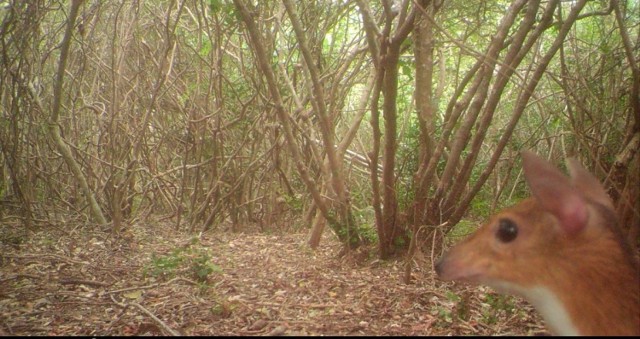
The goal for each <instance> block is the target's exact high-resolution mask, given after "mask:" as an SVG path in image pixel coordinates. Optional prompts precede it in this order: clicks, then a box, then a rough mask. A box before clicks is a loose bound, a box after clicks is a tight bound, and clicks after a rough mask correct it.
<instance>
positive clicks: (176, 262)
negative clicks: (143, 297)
mask: <svg viewBox="0 0 640 339" xmlns="http://www.w3.org/2000/svg"><path fill="white" fill-rule="evenodd" d="M182 260H183V258H182V256H181V255H180V250H173V251H172V252H171V254H167V255H163V256H160V257H158V256H156V254H155V253H153V254H152V255H151V263H150V264H148V265H147V266H146V267H145V269H144V275H145V276H146V275H147V274H150V275H151V276H153V277H154V278H157V277H160V276H162V277H174V276H175V271H176V269H177V268H178V266H180V263H182Z"/></svg>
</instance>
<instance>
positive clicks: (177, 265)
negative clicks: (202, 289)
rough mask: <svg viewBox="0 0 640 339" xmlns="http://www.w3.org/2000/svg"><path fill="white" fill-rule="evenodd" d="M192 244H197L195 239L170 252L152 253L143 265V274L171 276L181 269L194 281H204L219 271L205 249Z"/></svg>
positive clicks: (220, 270) (218, 267)
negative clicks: (149, 259) (147, 261)
mask: <svg viewBox="0 0 640 339" xmlns="http://www.w3.org/2000/svg"><path fill="white" fill-rule="evenodd" d="M194 245H197V240H196V241H191V243H190V244H189V245H188V246H187V247H183V248H177V249H174V250H173V251H171V253H170V254H166V255H162V256H158V255H157V254H155V253H154V254H152V255H151V262H150V263H148V264H147V265H145V269H144V274H145V276H146V275H147V274H149V275H151V276H153V277H156V278H157V277H163V278H172V277H175V276H176V274H178V273H179V272H180V271H182V272H183V273H184V274H186V275H188V276H191V277H192V278H194V279H195V280H196V281H199V282H205V281H206V280H207V278H208V277H209V276H210V275H211V273H221V272H222V269H221V268H220V266H218V265H216V264H214V263H213V262H212V261H211V256H210V255H209V252H208V251H207V249H204V248H200V247H193V246H194Z"/></svg>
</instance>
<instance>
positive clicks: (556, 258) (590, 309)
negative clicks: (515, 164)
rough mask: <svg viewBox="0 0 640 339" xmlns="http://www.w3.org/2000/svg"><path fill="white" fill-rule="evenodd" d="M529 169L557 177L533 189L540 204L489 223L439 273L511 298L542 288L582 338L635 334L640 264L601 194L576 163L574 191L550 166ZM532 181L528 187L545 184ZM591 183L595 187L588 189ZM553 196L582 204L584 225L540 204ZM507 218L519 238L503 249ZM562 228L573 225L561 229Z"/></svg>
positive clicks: (638, 330) (639, 330)
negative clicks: (501, 232)
mask: <svg viewBox="0 0 640 339" xmlns="http://www.w3.org/2000/svg"><path fill="white" fill-rule="evenodd" d="M527 156H529V157H531V155H527ZM535 161H539V159H537V160H534V162H535ZM529 166H530V168H529V171H531V168H533V169H534V170H536V169H537V168H538V167H536V166H541V167H543V168H542V172H544V175H545V177H546V176H549V177H554V178H550V179H549V180H550V181H549V182H544V185H545V186H546V187H544V188H542V189H540V187H535V188H532V190H533V191H534V195H536V196H537V197H533V198H529V199H526V200H524V201H522V202H520V203H519V204H517V205H515V206H513V207H510V208H508V209H505V210H503V211H502V212H500V213H498V214H497V215H495V216H493V217H492V218H491V219H490V220H489V222H488V223H487V224H485V225H484V226H482V227H481V228H480V229H479V230H478V231H477V232H476V233H475V234H473V235H472V236H471V237H470V238H468V239H467V240H465V241H463V242H462V243H460V244H458V245H457V246H456V247H454V248H453V249H451V251H450V252H449V253H447V254H446V255H445V256H444V257H443V258H442V259H441V260H440V261H439V262H438V264H437V265H436V271H437V272H438V274H439V275H441V277H442V278H443V279H449V280H465V281H471V282H476V283H481V284H486V285H489V286H493V287H495V288H497V289H499V290H501V291H503V292H507V293H514V294H523V293H521V292H522V291H523V290H527V289H529V288H532V287H535V286H543V287H546V288H547V289H549V290H550V291H552V292H553V293H554V295H556V296H557V298H558V299H559V300H558V301H559V302H560V303H561V304H562V305H563V306H564V309H565V310H566V312H567V313H568V315H569V317H570V318H571V321H572V323H573V324H574V326H575V327H576V328H577V330H578V331H579V332H580V333H581V334H583V335H640V271H639V268H638V262H637V260H635V258H634V257H633V256H632V254H631V251H630V249H629V248H630V247H629V246H628V244H626V243H625V241H624V239H623V237H622V236H621V233H620V231H619V230H618V228H617V225H616V223H615V214H614V212H613V211H612V210H611V208H612V206H613V205H612V204H611V203H610V201H609V200H608V198H607V197H606V194H605V193H604V189H602V187H601V186H600V184H599V183H598V182H597V180H595V178H593V177H591V175H590V174H589V173H588V172H586V170H584V169H582V168H581V167H579V168H576V166H579V165H576V163H575V162H574V163H571V164H570V169H571V173H572V175H573V176H574V178H573V179H574V181H578V182H577V183H576V182H574V183H571V184H569V181H568V179H566V178H565V177H564V176H562V175H561V173H559V171H557V170H555V169H554V170H555V171H557V173H553V172H552V171H551V170H550V169H549V166H550V165H549V166H547V165H544V164H541V163H535V164H534V165H533V166H532V165H529ZM525 170H527V168H525ZM585 173H586V174H585ZM528 174H529V177H531V176H536V175H537V174H536V173H528ZM558 174H560V175H561V177H558V176H557V175H558ZM585 176H586V177H585ZM529 177H528V181H529V184H530V185H536V184H538V183H539V182H540V181H541V180H543V179H542V178H540V177H538V178H531V179H529ZM564 181H566V182H564ZM594 182H595V184H596V185H598V187H593V188H590V186H592V185H594ZM565 184H566V185H565ZM569 187H570V188H569ZM545 190H546V191H545ZM568 190H572V191H571V192H570V193H569V194H573V195H572V196H570V197H569V198H567V197H566V196H564V194H565V192H566V191H568ZM556 191H558V192H556ZM574 191H575V192H578V193H575V192H574ZM550 192H551V193H553V194H557V196H556V195H553V197H552V198H551V199H555V200H557V201H555V202H554V204H561V203H563V202H564V201H566V200H568V199H569V200H570V199H573V200H571V204H573V203H575V202H576V201H577V202H578V203H580V204H583V205H584V206H583V207H584V212H585V213H586V215H584V213H583V216H586V219H585V220H586V222H574V220H583V219H584V218H583V217H582V216H575V217H574V214H571V213H568V214H567V213H565V211H563V210H562V208H563V207H558V206H555V205H553V206H549V203H548V201H546V202H545V203H541V201H540V199H541V198H545V197H549V196H551V193H550ZM602 194H605V195H604V196H603V195H602ZM575 196H578V198H575ZM576 199H577V200H576ZM574 200H575V201H574ZM563 213H564V214H563ZM504 218H507V219H510V220H511V221H513V222H514V223H515V224H516V225H517V226H518V236H517V237H516V238H515V239H514V240H513V241H511V242H507V243H504V242H502V241H500V240H499V239H498V238H497V237H496V236H495V234H496V231H497V227H498V224H499V222H498V221H499V220H500V219H504ZM572 218H573V219H572ZM565 221H566V223H567V224H571V223H573V224H571V225H570V226H566V225H565V224H564V223H563V222H565ZM505 283H508V284H505ZM523 296H524V297H525V298H526V297H527V296H526V295H523ZM543 315H544V314H543ZM551 330H552V332H555V333H557V332H558V329H554V328H551Z"/></svg>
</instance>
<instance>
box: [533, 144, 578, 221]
mask: <svg viewBox="0 0 640 339" xmlns="http://www.w3.org/2000/svg"><path fill="white" fill-rule="evenodd" d="M522 160H523V161H522V166H523V168H524V176H525V179H526V180H527V183H528V184H529V188H530V189H531V193H532V194H533V196H534V197H535V198H536V199H537V200H538V202H539V203H540V204H541V205H542V207H543V208H544V209H545V210H546V211H547V212H549V213H551V214H553V215H554V216H555V217H556V218H558V220H559V221H560V227H561V228H562V229H563V230H564V231H565V232H566V233H568V234H576V233H579V232H580V231H582V229H584V227H585V226H586V225H587V219H588V212H587V205H586V202H585V200H584V198H583V197H582V195H581V194H580V192H579V191H578V190H577V189H576V188H575V187H574V186H573V185H572V184H571V182H570V181H569V178H567V177H566V176H564V175H563V174H562V173H561V172H560V171H559V170H558V169H557V168H555V167H553V166H552V165H551V164H549V163H548V162H547V161H546V160H544V159H542V158H540V157H539V156H537V155H536V154H535V153H533V152H530V151H523V152H522Z"/></svg>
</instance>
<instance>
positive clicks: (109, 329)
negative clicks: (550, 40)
mask: <svg viewBox="0 0 640 339" xmlns="http://www.w3.org/2000/svg"><path fill="white" fill-rule="evenodd" d="M174 226H175V225H173V224H170V223H168V222H166V221H164V222H162V221H153V222H151V221H147V222H146V223H144V224H136V225H132V226H131V227H129V228H127V229H126V230H125V231H123V232H121V233H120V235H118V236H114V235H113V234H112V233H110V232H109V231H108V230H106V229H105V230H100V229H97V228H95V227H93V226H91V225H84V226H82V225H80V224H78V225H76V227H72V226H71V225H69V224H67V225H64V227H56V226H49V227H48V228H46V229H39V230H37V231H25V230H24V229H23V228H22V226H18V225H11V224H7V223H4V224H2V225H0V241H1V242H0V249H1V252H0V253H1V256H0V335H91V336H97V335H496V334H499V335H547V334H548V333H547V332H546V331H545V329H544V326H543V323H542V321H541V319H540V318H539V316H538V315H537V314H536V313H535V312H534V311H533V309H532V307H531V306H530V305H528V304H527V303H526V302H524V301H523V300H521V299H518V298H514V297H507V296H502V295H499V294H497V293H495V292H494V291H492V290H491V289H489V288H486V287H473V286H467V285H463V284H454V283H444V282H442V281H440V280H438V279H437V278H436V277H435V275H434V272H433V269H432V267H433V266H432V262H433V258H430V257H429V256H426V255H423V254H420V253H419V255H417V256H416V257H415V258H414V260H413V269H412V281H411V283H410V284H405V283H403V281H402V280H403V279H402V276H403V274H404V267H405V264H404V259H403V258H400V259H397V260H389V261H380V260H378V259H376V249H375V248H374V247H366V246H365V247H363V248H361V249H360V250H357V251H354V252H351V253H348V254H346V255H343V256H339V253H340V251H341V246H340V244H339V243H338V242H337V240H336V239H335V237H334V236H333V235H331V234H330V233H329V232H325V234H324V236H323V239H322V242H321V244H320V247H319V248H318V249H317V250H315V251H314V250H311V249H310V248H309V246H308V245H307V244H306V240H307V234H306V233H296V234H286V235H274V234H264V233H258V232H244V233H231V232H224V231H212V232H209V233H203V234H200V235H193V234H188V233H187V232H182V231H176V230H175V229H174Z"/></svg>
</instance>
